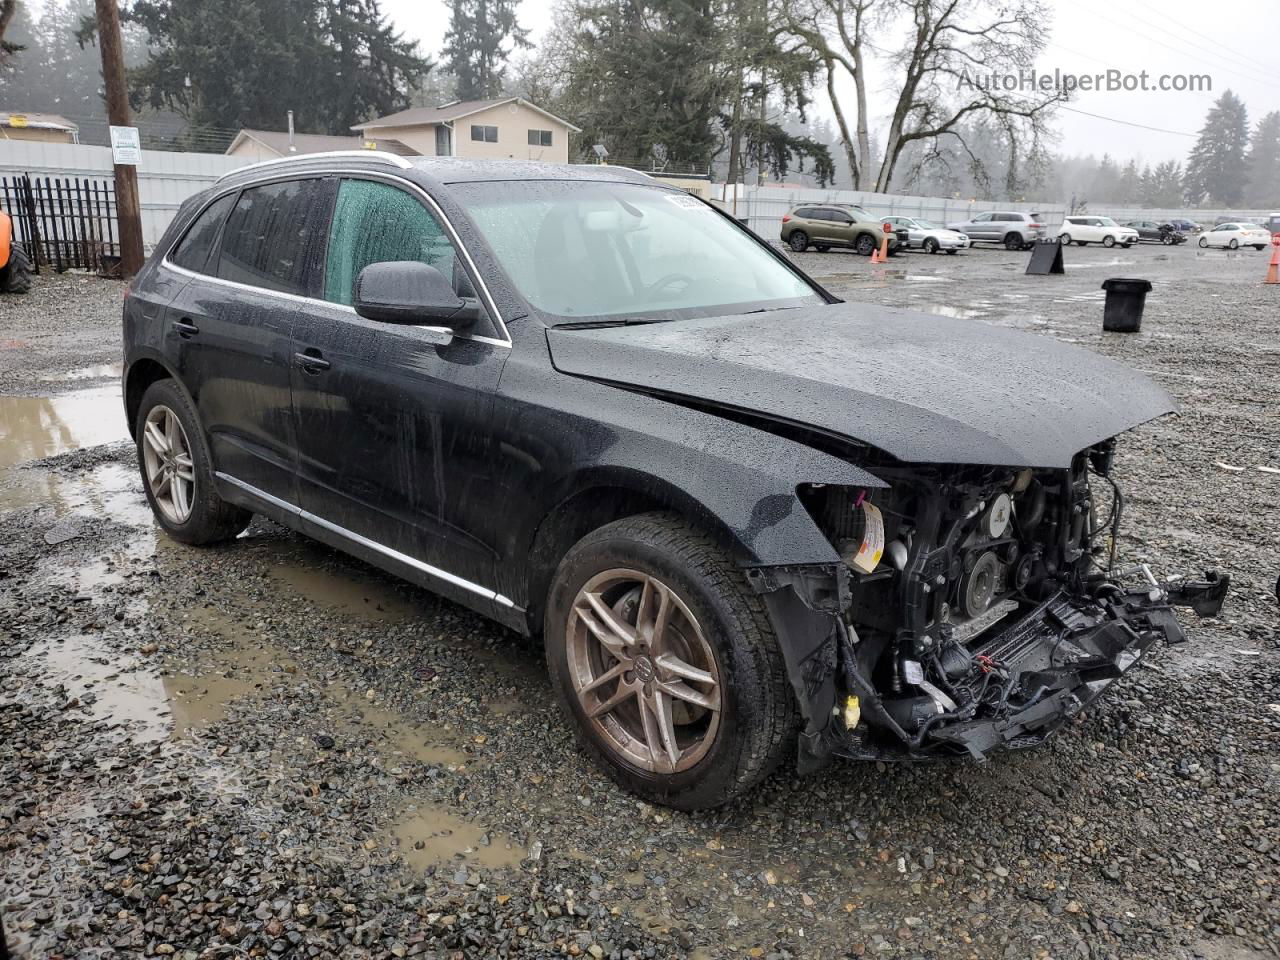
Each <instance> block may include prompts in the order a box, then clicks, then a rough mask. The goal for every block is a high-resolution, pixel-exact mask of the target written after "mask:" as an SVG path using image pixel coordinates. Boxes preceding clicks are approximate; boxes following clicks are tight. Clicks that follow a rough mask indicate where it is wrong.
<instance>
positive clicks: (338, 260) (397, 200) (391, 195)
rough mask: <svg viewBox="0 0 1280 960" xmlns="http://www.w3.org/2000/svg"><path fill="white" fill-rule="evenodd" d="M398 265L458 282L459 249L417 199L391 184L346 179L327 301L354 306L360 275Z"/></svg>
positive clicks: (332, 236)
mask: <svg viewBox="0 0 1280 960" xmlns="http://www.w3.org/2000/svg"><path fill="white" fill-rule="evenodd" d="M395 260H418V261H420V262H422V263H427V264H430V265H431V266H433V267H436V268H437V269H438V270H440V271H441V272H442V273H443V274H444V275H445V276H446V277H450V278H452V277H453V270H454V263H453V261H454V249H453V244H452V243H450V242H449V238H448V235H447V234H446V233H445V232H444V228H443V227H441V226H440V222H439V221H438V220H436V218H435V217H434V216H432V215H431V211H429V210H428V209H427V208H426V207H424V206H423V205H422V203H421V202H420V201H419V200H418V199H417V198H416V197H414V196H412V195H411V194H409V193H406V192H405V191H403V190H401V189H399V188H398V187H393V186H391V185H390V184H386V183H378V182H376V181H373V180H343V181H342V184H341V186H340V187H339V188H338V202H337V205H336V206H335V208H334V211H333V224H332V226H331V227H330V228H329V256H328V261H327V263H326V265H325V274H324V298H325V299H326V300H328V301H330V302H332V303H341V304H345V305H347V306H350V305H351V302H352V291H353V290H354V288H355V282H356V277H358V276H359V275H360V271H361V270H363V269H364V268H365V267H367V266H369V264H371V263H387V262H390V261H395Z"/></svg>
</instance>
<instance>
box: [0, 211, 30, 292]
mask: <svg viewBox="0 0 1280 960" xmlns="http://www.w3.org/2000/svg"><path fill="white" fill-rule="evenodd" d="M30 289H31V261H30V260H28V259H27V251H25V250H23V249H22V244H20V243H18V242H17V241H16V240H15V239H14V238H13V220H12V219H11V218H10V216H9V215H8V214H7V213H5V212H4V211H3V210H0V293H26V292H27V291H28V290H30Z"/></svg>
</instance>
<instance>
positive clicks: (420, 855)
mask: <svg viewBox="0 0 1280 960" xmlns="http://www.w3.org/2000/svg"><path fill="white" fill-rule="evenodd" d="M391 835H392V837H394V838H395V840H396V842H397V843H398V844H399V850H400V856H401V857H403V858H404V860H405V862H407V863H408V864H409V865H410V866H411V867H413V868H414V869H416V870H424V869H426V868H427V867H431V866H439V865H440V864H449V863H453V864H458V865H460V866H465V865H471V866H477V867H485V868H487V869H490V870H503V869H513V868H516V867H519V866H520V863H521V861H523V860H524V858H525V855H526V854H525V850H524V848H523V847H521V846H520V845H519V844H517V843H516V842H515V840H513V839H512V838H511V837H509V836H506V835H505V834H501V833H497V832H495V831H492V830H487V829H485V828H484V827H483V826H480V825H478V824H475V823H471V822H469V821H467V820H463V819H462V818H461V817H458V816H455V815H454V814H452V813H450V812H449V811H448V810H446V809H445V808H443V807H439V806H434V805H419V806H417V807H411V808H410V809H409V810H408V811H406V813H405V815H404V816H403V817H401V818H400V820H398V821H397V822H396V823H395V825H394V826H392V828H391Z"/></svg>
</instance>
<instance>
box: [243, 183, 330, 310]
mask: <svg viewBox="0 0 1280 960" xmlns="http://www.w3.org/2000/svg"><path fill="white" fill-rule="evenodd" d="M322 190H323V186H322V184H321V181H319V180H286V181H284V182H281V183H268V184H264V185H263V186H260V187H250V188H248V189H247V190H245V191H244V192H243V193H241V194H240V199H239V201H238V202H237V203H236V207H235V209H234V210H233V211H231V216H230V217H229V218H228V219H227V228H226V230H224V231H223V235H222V255H221V257H220V258H219V260H218V276H219V277H221V278H223V279H224V280H234V281H235V282H237V283H246V284H249V285H250V286H254V287H263V288H264V289H267V290H275V291H278V292H280V293H292V294H297V295H299V296H304V295H306V293H307V263H308V259H309V255H310V253H311V251H312V249H313V248H312V246H311V243H310V242H309V240H310V238H311V237H312V235H313V234H314V230H312V229H311V227H312V224H313V223H314V222H315V219H316V218H315V213H316V205H317V203H316V202H317V200H318V199H319V198H320V194H321V192H322Z"/></svg>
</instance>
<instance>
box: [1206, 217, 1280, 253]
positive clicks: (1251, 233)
mask: <svg viewBox="0 0 1280 960" xmlns="http://www.w3.org/2000/svg"><path fill="white" fill-rule="evenodd" d="M1270 242H1271V234H1269V233H1267V231H1265V230H1263V229H1262V228H1261V227H1260V226H1258V225H1257V224H1256V223H1220V224H1218V225H1217V226H1216V227H1214V228H1212V229H1210V230H1206V231H1204V232H1203V233H1201V234H1200V246H1202V247H1226V248H1227V249H1228V250H1235V249H1238V248H1239V247H1253V248H1254V249H1255V250H1261V249H1263V248H1264V247H1266V245H1267V244H1269V243H1270Z"/></svg>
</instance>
